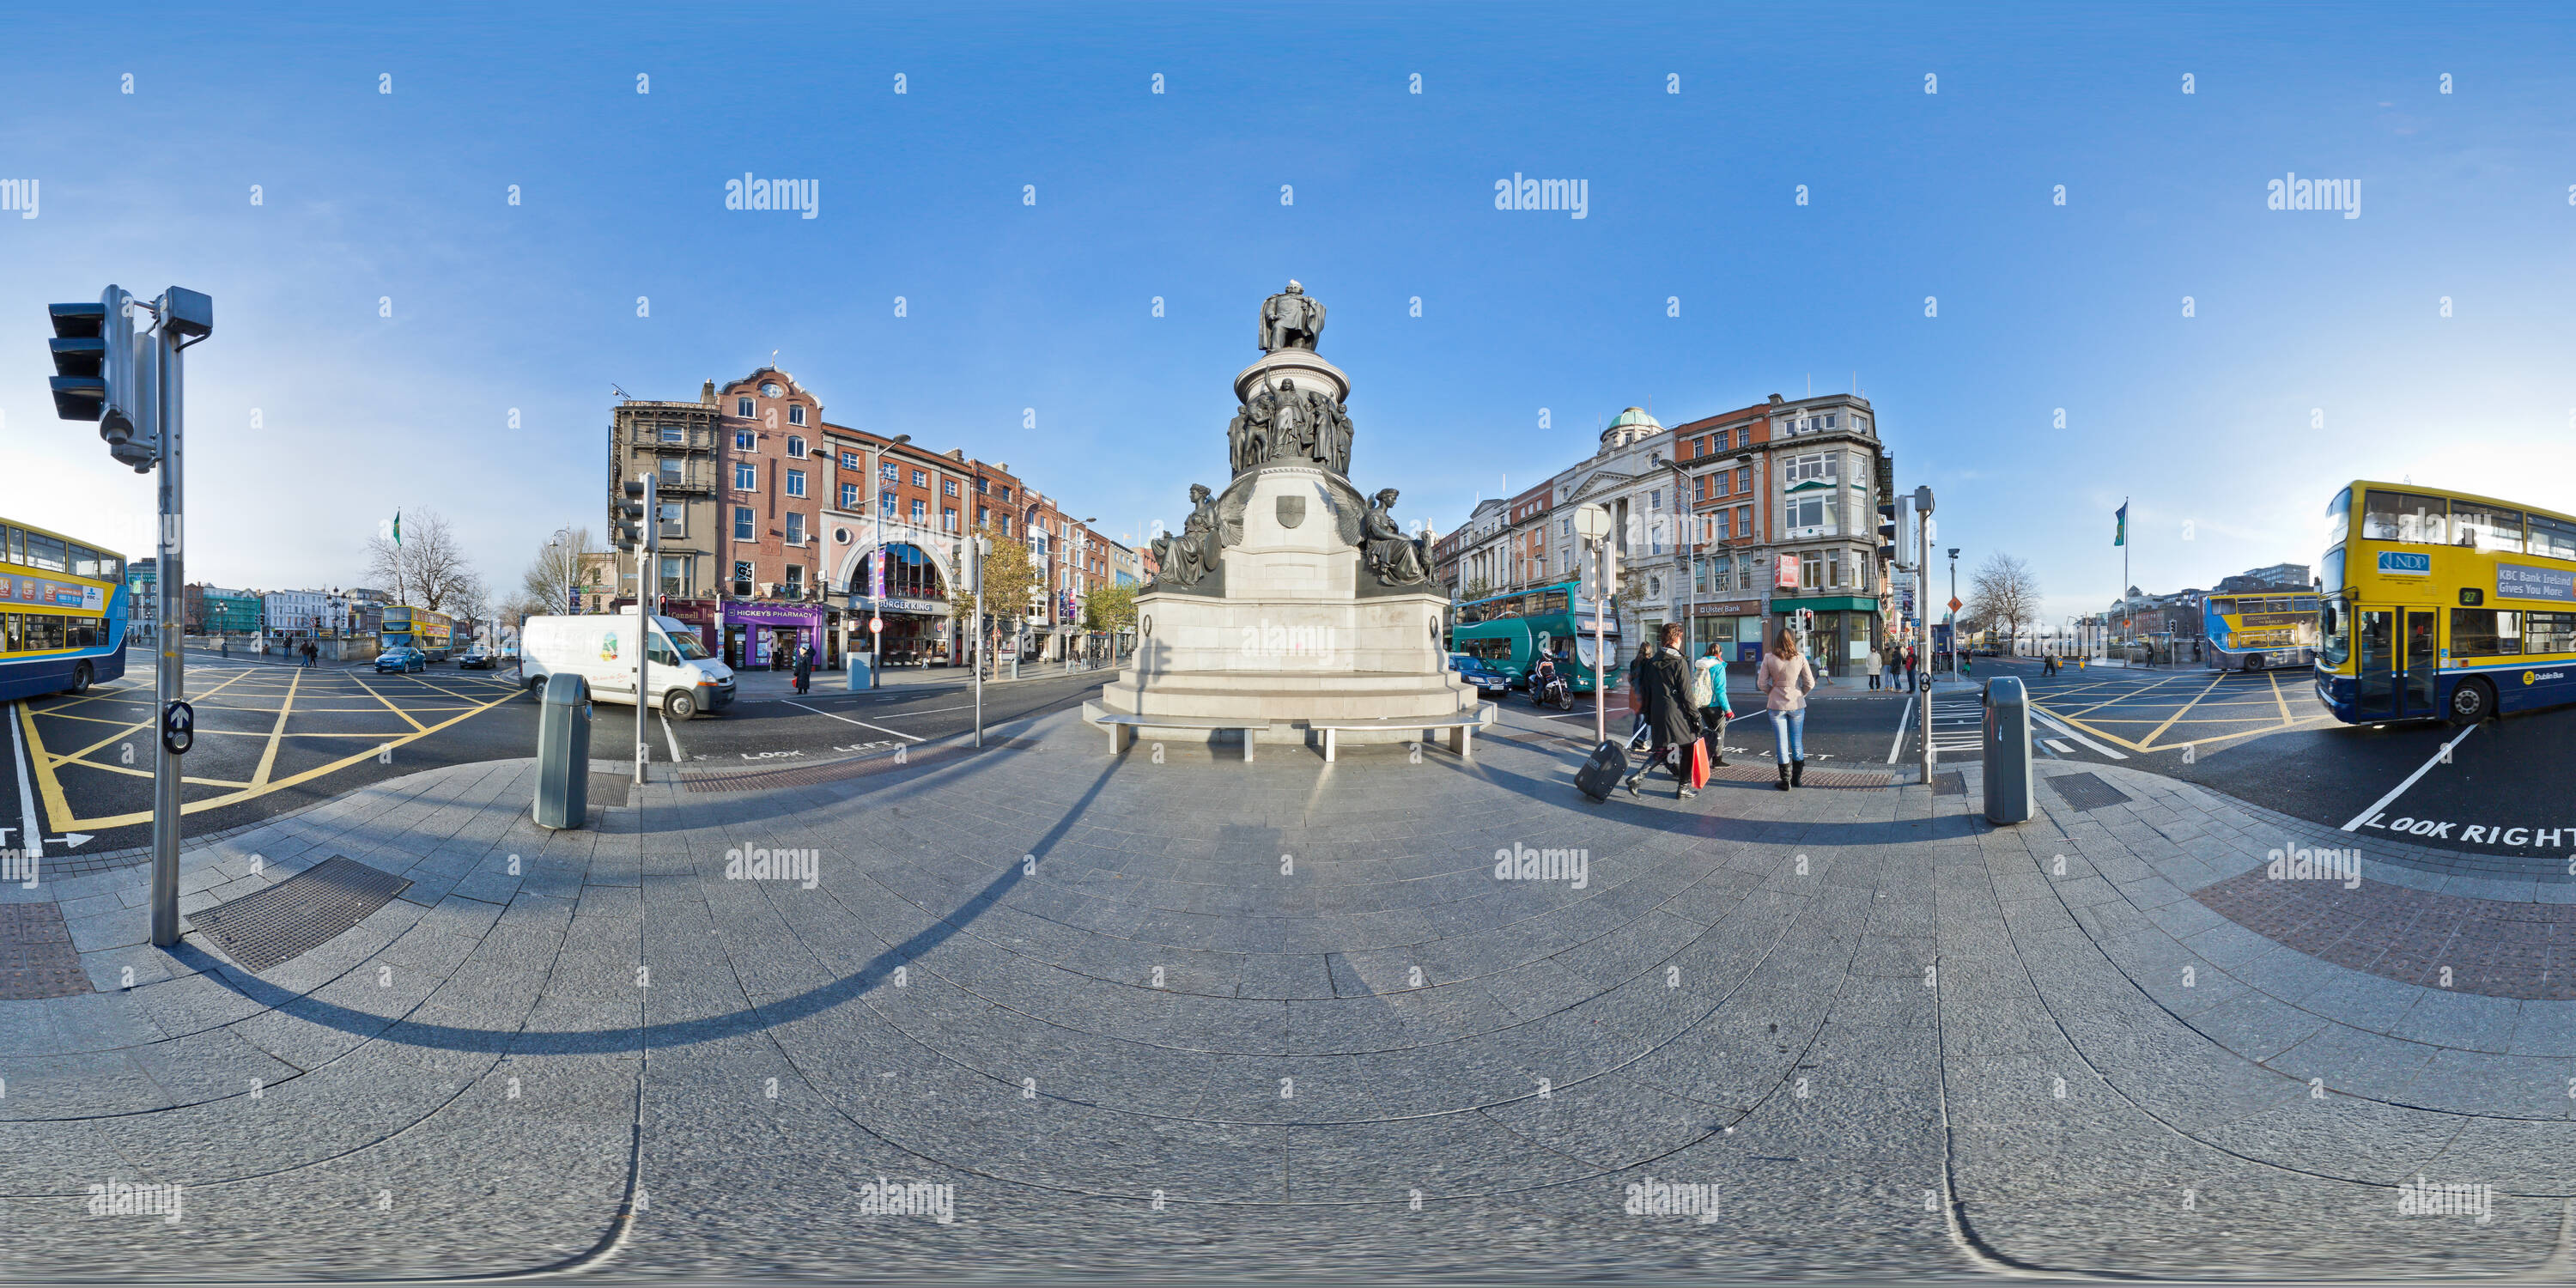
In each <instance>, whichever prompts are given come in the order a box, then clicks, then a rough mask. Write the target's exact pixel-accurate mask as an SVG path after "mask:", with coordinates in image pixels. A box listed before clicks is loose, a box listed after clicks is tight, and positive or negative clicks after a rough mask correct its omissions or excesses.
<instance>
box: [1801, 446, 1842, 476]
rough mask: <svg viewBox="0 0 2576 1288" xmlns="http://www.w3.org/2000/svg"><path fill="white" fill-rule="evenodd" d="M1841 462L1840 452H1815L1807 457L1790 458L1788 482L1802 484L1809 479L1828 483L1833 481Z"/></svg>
mask: <svg viewBox="0 0 2576 1288" xmlns="http://www.w3.org/2000/svg"><path fill="white" fill-rule="evenodd" d="M1841 462H1842V453H1840V452H1817V453H1815V454H1813V455H1809V456H1792V457H1790V458H1789V476H1788V481H1789V482H1791V483H1803V482H1806V481H1807V480H1809V479H1817V480H1821V481H1823V482H1827V483H1830V482H1832V481H1833V480H1834V476H1835V473H1836V467H1837V466H1839V465H1840V464H1841Z"/></svg>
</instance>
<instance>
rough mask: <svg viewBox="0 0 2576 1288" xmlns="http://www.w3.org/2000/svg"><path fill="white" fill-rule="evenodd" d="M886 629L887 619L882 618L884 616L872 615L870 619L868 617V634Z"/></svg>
mask: <svg viewBox="0 0 2576 1288" xmlns="http://www.w3.org/2000/svg"><path fill="white" fill-rule="evenodd" d="M884 629H885V619H884V618H882V617H871V618H869V619H868V634H870V635H874V634H876V633H877V632H879V631H882V630H884Z"/></svg>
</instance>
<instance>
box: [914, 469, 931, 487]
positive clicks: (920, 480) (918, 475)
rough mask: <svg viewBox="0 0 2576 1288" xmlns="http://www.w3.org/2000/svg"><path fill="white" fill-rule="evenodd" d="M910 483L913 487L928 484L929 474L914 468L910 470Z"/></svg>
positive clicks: (926, 485)
mask: <svg viewBox="0 0 2576 1288" xmlns="http://www.w3.org/2000/svg"><path fill="white" fill-rule="evenodd" d="M912 485H913V486H914V487H928V486H930V475H929V474H927V473H925V472H923V471H921V470H914V471H913V472H912Z"/></svg>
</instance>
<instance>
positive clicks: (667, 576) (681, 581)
mask: <svg viewBox="0 0 2576 1288" xmlns="http://www.w3.org/2000/svg"><path fill="white" fill-rule="evenodd" d="M662 593H663V594H665V595H686V594H688V593H689V560H688V557H687V556H685V555H664V556H662Z"/></svg>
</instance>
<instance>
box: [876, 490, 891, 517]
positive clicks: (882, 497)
mask: <svg viewBox="0 0 2576 1288" xmlns="http://www.w3.org/2000/svg"><path fill="white" fill-rule="evenodd" d="M877 513H879V514H882V515H884V516H885V517H887V518H889V519H891V518H893V517H894V489H893V488H887V489H886V490H884V491H882V492H879V493H877Z"/></svg>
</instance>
